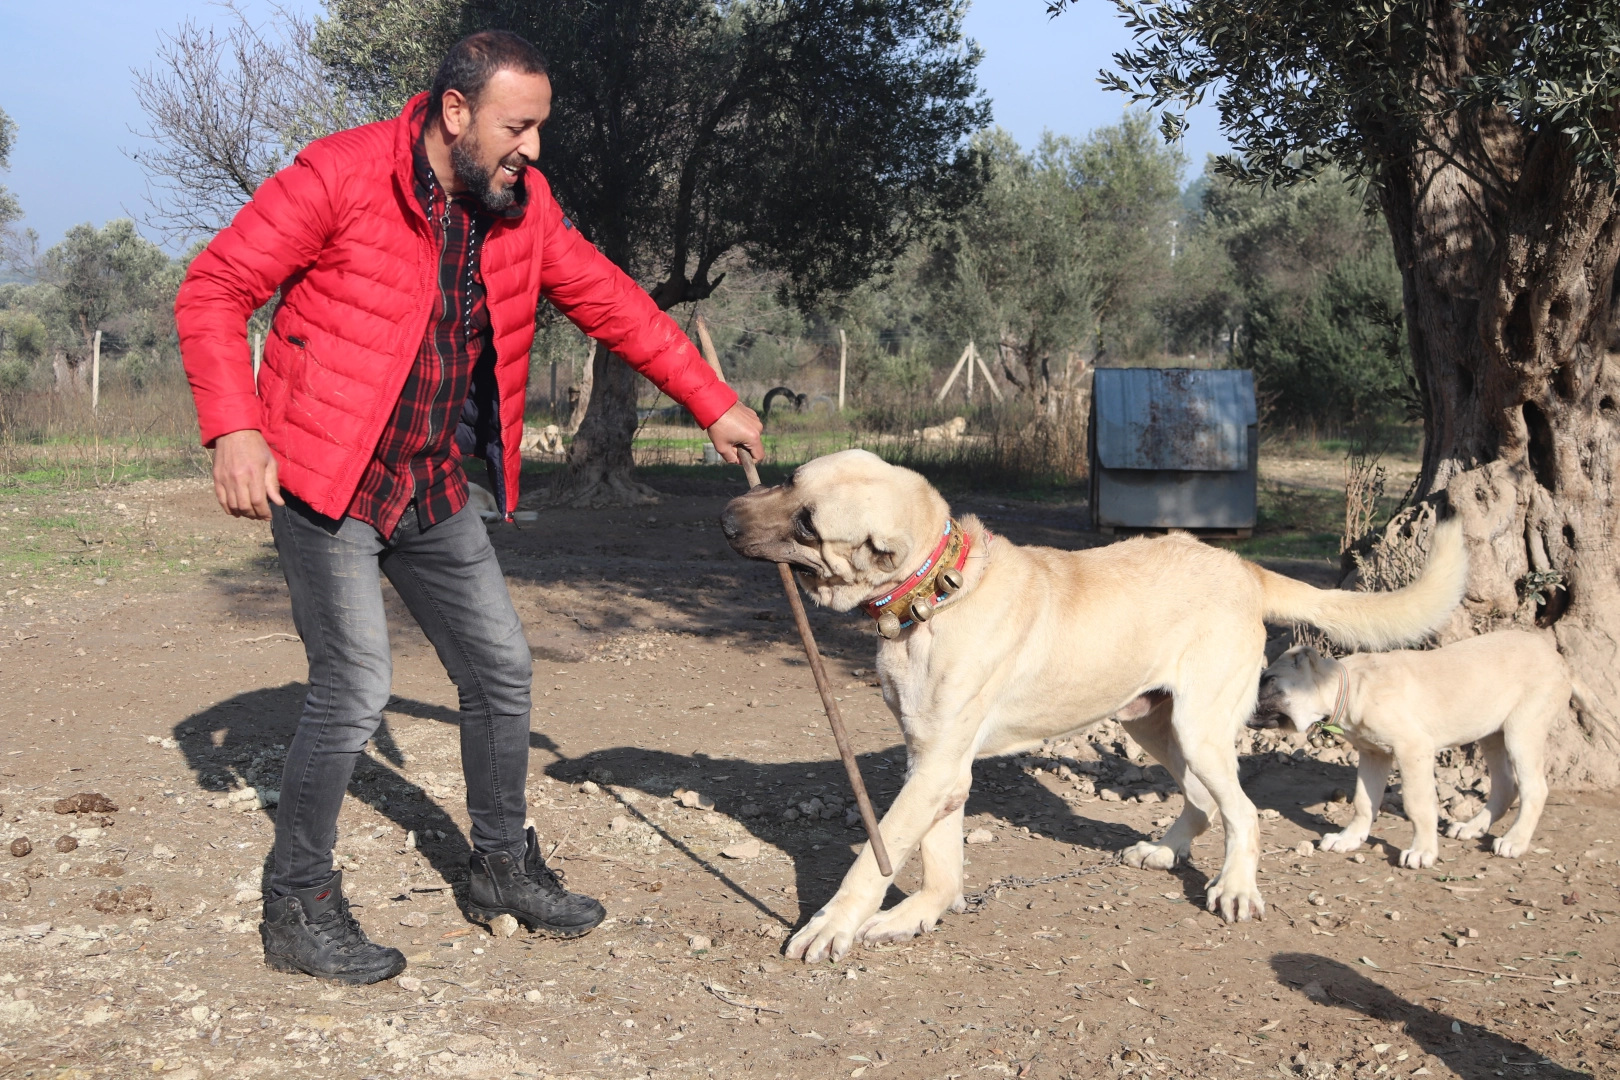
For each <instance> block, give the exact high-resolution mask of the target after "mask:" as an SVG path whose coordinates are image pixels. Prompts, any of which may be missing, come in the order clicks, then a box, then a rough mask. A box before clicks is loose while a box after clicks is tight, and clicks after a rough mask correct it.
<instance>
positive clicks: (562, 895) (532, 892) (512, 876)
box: [467, 827, 607, 938]
mask: <svg viewBox="0 0 1620 1080" xmlns="http://www.w3.org/2000/svg"><path fill="white" fill-rule="evenodd" d="M528 837H529V843H528V850H527V851H525V852H524V856H523V865H522V866H519V865H518V864H517V860H515V859H513V858H512V856H511V854H510V853H508V852H505V851H499V852H496V853H495V854H494V855H480V854H478V853H476V852H474V853H473V856H472V858H470V859H468V860H467V862H468V865H469V867H470V868H471V870H472V887H471V888H470V889H469V890H468V893H467V914H468V915H469V916H471V917H472V918H474V919H477V920H479V921H480V922H484V923H488V922H489V921H490V920H491V919H493V918H495V917H496V916H497V915H510V916H512V918H514V919H516V920H517V921H518V922H520V923H522V924H523V925H524V926H525V927H527V928H528V929H530V930H541V931H544V932H545V933H547V934H550V935H552V936H553V937H560V938H576V937H583V936H584V935H586V934H588V933H590V932H591V931H592V930H594V929H596V927H597V924H599V923H600V922H601V921H602V920H603V919H604V918H606V917H607V909H606V908H604V907H603V906H602V905H601V903H599V902H598V901H596V900H593V899H591V898H590V897H589V896H582V895H580V894H579V893H571V892H569V891H568V890H567V889H565V888H563V886H562V882H561V881H560V880H558V878H557V875H556V873H555V872H554V871H553V870H552V869H551V867H549V866H547V865H546V860H544V859H542V858H541V857H540V841H539V840H538V839H536V838H535V835H534V829H533V828H532V827H531V828H530V829H529V830H528Z"/></svg>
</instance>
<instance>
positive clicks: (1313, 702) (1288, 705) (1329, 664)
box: [1249, 645, 1339, 732]
mask: <svg viewBox="0 0 1620 1080" xmlns="http://www.w3.org/2000/svg"><path fill="white" fill-rule="evenodd" d="M1338 697H1339V662H1338V661H1337V660H1335V659H1333V658H1332V657H1331V656H1323V655H1322V654H1321V653H1319V652H1317V651H1316V650H1315V649H1313V648H1311V647H1310V646H1309V645H1296V646H1294V647H1293V648H1292V649H1289V650H1288V651H1287V652H1285V653H1283V654H1282V655H1281V656H1279V657H1277V661H1276V663H1274V664H1272V665H1271V666H1270V667H1268V668H1266V670H1265V671H1263V672H1261V673H1260V697H1259V699H1258V700H1257V701H1256V702H1255V706H1254V717H1253V718H1252V719H1251V720H1250V721H1249V726H1250V727H1255V728H1272V727H1286V728H1289V729H1291V730H1293V731H1296V732H1304V731H1309V730H1310V728H1311V725H1312V724H1315V723H1317V722H1318V721H1321V720H1326V719H1327V718H1328V717H1330V716H1332V715H1333V706H1334V704H1335V703H1336V702H1337V701H1338Z"/></svg>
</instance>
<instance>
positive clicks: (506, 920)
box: [489, 915, 518, 938]
mask: <svg viewBox="0 0 1620 1080" xmlns="http://www.w3.org/2000/svg"><path fill="white" fill-rule="evenodd" d="M489 932H490V933H492V934H494V935H495V936H496V937H499V938H509V937H511V936H512V935H513V934H515V933H517V932H518V921H517V920H516V919H514V918H512V916H510V915H497V916H495V917H494V918H493V919H491V920H490V921H489Z"/></svg>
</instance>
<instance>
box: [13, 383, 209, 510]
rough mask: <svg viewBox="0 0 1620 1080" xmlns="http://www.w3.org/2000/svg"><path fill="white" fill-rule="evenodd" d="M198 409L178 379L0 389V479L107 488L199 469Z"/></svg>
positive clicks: (205, 461) (202, 468) (204, 466)
mask: <svg viewBox="0 0 1620 1080" xmlns="http://www.w3.org/2000/svg"><path fill="white" fill-rule="evenodd" d="M208 466H209V456H208V452H207V451H206V450H204V449H203V448H202V447H201V446H199V445H198V443H197V414H196V411H195V409H194V408H193V406H192V402H191V394H190V393H189V392H188V391H187V389H186V386H185V384H184V383H180V382H174V383H167V382H166V383H162V384H159V385H156V386H148V387H137V386H132V385H129V384H125V383H119V382H113V383H111V384H109V385H104V386H103V387H102V392H101V400H100V402H99V405H98V407H97V408H96V409H95V410H94V411H92V410H91V408H90V395H89V394H88V393H82V392H72V391H69V392H57V391H53V390H30V391H20V392H15V393H10V394H5V395H0V486H4V487H18V486H22V485H32V484H42V483H49V484H56V485H63V486H67V487H73V488H83V487H106V486H109V485H112V484H115V483H119V482H121V481H126V480H133V479H141V478H147V477H153V476H175V475H188V476H191V475H206V473H207V471H208Z"/></svg>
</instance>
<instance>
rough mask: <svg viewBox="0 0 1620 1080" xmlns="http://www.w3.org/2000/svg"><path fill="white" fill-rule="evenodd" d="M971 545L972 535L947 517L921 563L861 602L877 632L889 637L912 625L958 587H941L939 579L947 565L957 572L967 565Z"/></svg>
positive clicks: (923, 618)
mask: <svg viewBox="0 0 1620 1080" xmlns="http://www.w3.org/2000/svg"><path fill="white" fill-rule="evenodd" d="M972 547H973V537H971V536H969V535H968V534H967V533H965V532H963V531H962V528H961V526H959V525H958V524H956V522H955V521H953V520H951V519H950V518H946V519H945V533H944V535H942V536H941V537H940V538H939V543H938V544H936V545H935V546H934V550H933V552H932V553H931V554H930V555H929V556H928V558H927V559H926V560H924V562H923V564H922V565H921V566H920V567H918V568H917V569H916V570H915V571H913V572H912V573H911V574H910V576H908V577H907V578H906V579H905V580H904V581H902V582H901V583H900V584H898V585H896V586H895V587H894V588H893V589H890V590H889V591H888V592H887V593H884V594H883V595H882V596H880V597H878V598H877V599H875V600H868V601H867V602H866V603H864V604H862V605H861V610H862V611H864V612H866V613H867V614H868V615H870V616H871V617H872V618H873V619H876V620H877V624H878V632H879V633H881V634H882V635H883V636H884V637H886V638H892V637H894V636H895V635H896V634H898V633H900V631H901V630H904V629H905V628H906V627H908V626H912V625H914V624H915V623H916V622H917V621H918V619H919V615H920V618H921V619H922V620H927V619H928V618H930V617H931V616H932V615H933V613H934V609H935V608H937V607H938V606H939V605H940V604H942V603H944V602H945V601H946V600H948V599H950V597H951V596H952V595H954V594H955V593H956V591H957V589H959V588H961V586H960V584H958V585H956V586H955V587H948V588H945V589H941V588H940V587H939V585H940V580H939V579H940V577H941V576H942V575H943V574H944V572H945V571H946V570H947V569H948V568H949V569H954V570H956V571H958V572H960V571H961V569H962V567H964V566H966V565H967V558H968V552H969V551H970V550H971V549H972Z"/></svg>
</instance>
